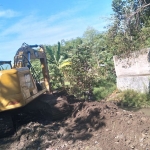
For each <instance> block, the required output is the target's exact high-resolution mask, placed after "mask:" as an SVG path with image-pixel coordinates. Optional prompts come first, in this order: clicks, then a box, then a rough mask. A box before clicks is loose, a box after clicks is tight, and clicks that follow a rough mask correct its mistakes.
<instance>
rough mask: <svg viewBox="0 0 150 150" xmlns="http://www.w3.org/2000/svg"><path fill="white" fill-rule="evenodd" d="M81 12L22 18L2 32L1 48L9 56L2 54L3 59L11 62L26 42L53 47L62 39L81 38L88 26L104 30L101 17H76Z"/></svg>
mask: <svg viewBox="0 0 150 150" xmlns="http://www.w3.org/2000/svg"><path fill="white" fill-rule="evenodd" d="M78 11H80V9H77V8H76V9H72V10H67V11H65V12H60V13H58V14H54V15H51V16H49V17H47V18H40V17H39V16H38V15H35V14H33V15H30V16H26V17H24V18H23V19H20V20H19V21H17V22H16V23H15V24H13V25H11V26H9V27H8V28H7V29H5V30H3V31H2V32H0V36H1V38H0V45H1V47H2V48H3V51H7V54H6V53H3V54H2V53H1V55H0V59H3V60H12V59H13V57H14V55H15V53H16V51H17V49H18V48H19V47H20V46H21V44H22V43H23V42H26V43H27V44H54V43H57V42H58V41H61V40H62V39H65V40H70V39H71V38H76V37H79V36H82V35H83V32H84V31H85V30H86V28H87V27H88V26H92V27H94V28H96V29H97V30H103V26H104V22H103V23H101V21H100V19H99V16H98V15H97V16H94V17H93V16H90V17H88V18H84V17H81V16H80V17H76V15H75V14H76V13H77V12H78ZM5 12H6V11H5ZM12 14H13V13H12ZM0 16H1V12H0ZM3 16H4V15H3ZM6 39H7V41H6ZM8 54H9V55H8Z"/></svg>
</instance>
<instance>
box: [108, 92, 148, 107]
mask: <svg viewBox="0 0 150 150" xmlns="http://www.w3.org/2000/svg"><path fill="white" fill-rule="evenodd" d="M109 100H112V101H117V102H119V103H120V104H121V106H123V107H135V108H142V107H150V93H139V92H136V91H134V90H125V91H122V92H121V91H118V92H117V93H114V94H112V96H110V97H109Z"/></svg>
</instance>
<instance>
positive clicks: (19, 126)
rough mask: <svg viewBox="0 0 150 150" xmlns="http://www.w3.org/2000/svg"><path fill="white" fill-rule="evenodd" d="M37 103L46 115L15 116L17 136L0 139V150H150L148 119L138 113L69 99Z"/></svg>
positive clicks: (44, 98)
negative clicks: (43, 103)
mask: <svg viewBox="0 0 150 150" xmlns="http://www.w3.org/2000/svg"><path fill="white" fill-rule="evenodd" d="M39 99H40V100H39V101H41V100H42V101H43V100H44V101H45V102H46V105H45V109H43V111H47V115H46V116H45V114H44V113H43V112H42V110H40V111H37V110H36V109H37V108H35V110H34V111H36V115H35V113H33V114H32V113H30V114H28V115H27V114H25V115H24V114H23V113H22V114H21V113H19V112H17V114H15V115H16V118H15V125H16V132H15V133H14V134H13V135H12V136H10V137H6V138H1V139H0V150H150V117H149V116H146V115H145V114H143V113H141V112H131V111H125V110H123V109H120V108H118V106H116V105H115V104H114V103H112V102H106V101H101V102H86V101H85V102H84V101H79V100H76V99H74V98H73V97H71V96H70V97H65V96H62V97H56V96H52V95H51V96H48V95H45V96H44V97H40V98H39ZM33 105H34V104H33ZM38 107H40V102H39V104H38ZM47 108H49V110H47ZM30 112H32V111H30ZM42 113H43V114H44V115H42ZM52 115H53V117H52ZM27 116H28V117H27ZM26 117H27V118H30V119H25V118H26Z"/></svg>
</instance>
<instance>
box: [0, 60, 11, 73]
mask: <svg viewBox="0 0 150 150" xmlns="http://www.w3.org/2000/svg"><path fill="white" fill-rule="evenodd" d="M9 69H12V65H11V61H0V71H2V70H9Z"/></svg>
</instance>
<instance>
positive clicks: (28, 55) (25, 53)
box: [14, 43, 50, 93]
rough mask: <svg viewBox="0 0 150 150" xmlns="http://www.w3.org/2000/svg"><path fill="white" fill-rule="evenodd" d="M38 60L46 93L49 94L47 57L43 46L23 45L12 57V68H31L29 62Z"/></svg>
mask: <svg viewBox="0 0 150 150" xmlns="http://www.w3.org/2000/svg"><path fill="white" fill-rule="evenodd" d="M34 48H35V49H34ZM34 59H39V60H40V63H41V67H42V74H43V78H44V83H45V86H46V88H47V92H48V93H49V92H50V82H49V81H50V76H49V70H48V65H47V57H46V53H45V49H44V46H43V45H28V44H26V43H23V44H22V46H21V47H20V48H19V49H18V51H17V53H16V55H15V57H14V68H21V67H28V68H29V69H34V68H31V63H30V60H34Z"/></svg>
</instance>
